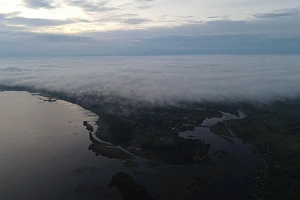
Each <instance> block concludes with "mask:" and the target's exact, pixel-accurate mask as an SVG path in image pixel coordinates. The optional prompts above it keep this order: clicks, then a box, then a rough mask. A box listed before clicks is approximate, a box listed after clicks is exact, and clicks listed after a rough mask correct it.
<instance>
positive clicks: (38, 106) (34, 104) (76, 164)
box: [0, 92, 122, 200]
mask: <svg viewBox="0 0 300 200" xmlns="http://www.w3.org/2000/svg"><path fill="white" fill-rule="evenodd" d="M84 120H87V121H90V123H91V124H94V122H95V121H96V120H97V117H96V116H95V115H94V114H93V113H90V112H89V111H86V110H84V109H82V108H81V107H79V106H77V105H74V104H70V103H67V102H65V101H56V102H52V103H49V102H43V101H42V100H40V99H39V97H38V96H32V95H31V94H29V93H27V92H0V127H1V128H0V162H1V165H0V179H1V181H0V199H1V200H6V199H8V200H10V199H30V200H31V199H42V200H44V199H45V200H47V199H90V198H91V197H93V196H95V195H96V196H97V197H101V195H105V193H106V192H109V190H108V189H106V188H107V185H108V183H109V181H110V178H111V176H112V175H113V174H114V173H115V172H116V171H118V170H120V165H121V164H122V161H120V160H113V159H108V158H105V157H102V156H99V157H96V156H95V155H94V154H93V153H92V152H91V151H89V150H88V147H89V145H90V144H91V141H90V140H89V135H88V131H87V130H85V127H84V126H83V125H82V122H83V121H84ZM103 174H105V176H103ZM80 185H82V186H86V187H91V188H92V187H95V186H97V187H98V188H101V187H104V190H107V191H105V192H103V193H102V194H99V193H97V194H93V191H92V192H91V194H90V195H87V194H84V193H78V192H74V190H75V189H76V188H78V186H80ZM88 197H89V198H88Z"/></svg>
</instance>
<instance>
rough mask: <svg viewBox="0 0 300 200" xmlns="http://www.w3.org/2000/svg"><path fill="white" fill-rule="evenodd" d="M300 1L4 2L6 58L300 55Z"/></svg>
mask: <svg viewBox="0 0 300 200" xmlns="http://www.w3.org/2000/svg"><path fill="white" fill-rule="evenodd" d="M299 21H300V2H299V0H285V1H283V0H272V1H270V0H209V1H207V0H172V1H171V0H110V1H105V0H87V1H79V0H10V1H7V0H0V56H2V57H3V56H4V57H7V56H85V55H92V56H93V55H165V54H167V55H168V54H171V55H185V54H299V53H300V23H299Z"/></svg>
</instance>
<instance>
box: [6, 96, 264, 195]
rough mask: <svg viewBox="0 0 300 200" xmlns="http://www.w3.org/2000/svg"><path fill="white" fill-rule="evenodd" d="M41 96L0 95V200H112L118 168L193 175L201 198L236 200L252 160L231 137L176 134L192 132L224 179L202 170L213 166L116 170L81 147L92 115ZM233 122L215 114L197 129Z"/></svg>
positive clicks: (152, 187) (154, 189) (114, 162)
mask: <svg viewBox="0 0 300 200" xmlns="http://www.w3.org/2000/svg"><path fill="white" fill-rule="evenodd" d="M43 99H44V98H43V97H40V96H36V95H35V96H33V95H31V94H30V93H27V92H0V111H1V112H0V127H1V128H0V162H1V165H0V177H1V181H0V199H1V200H2V199H4V200H6V199H30V200H31V199H43V200H50V199H51V200H52V199H64V200H65V199H80V200H81V199H116V198H114V194H115V192H116V191H115V190H114V189H109V188H108V183H109V182H110V180H111V177H112V176H113V175H114V174H116V173H117V172H120V171H126V172H128V173H130V174H133V173H134V172H135V171H142V172H145V173H147V174H155V175H171V176H173V175H176V176H186V175H192V176H195V175H197V176H200V177H202V178H203V179H205V180H206V181H208V182H210V184H208V188H207V190H205V191H204V192H202V193H201V194H200V195H201V198H202V199H242V198H245V195H246V194H247V188H248V186H249V183H250V181H251V177H252V175H253V171H254V169H255V168H256V166H257V163H258V162H259V159H258V157H257V156H256V155H255V154H254V153H253V152H252V151H251V149H249V148H248V147H247V146H246V145H245V144H243V143H242V141H241V140H239V139H237V138H231V139H232V140H233V141H234V143H229V142H228V141H226V140H225V139H223V138H221V137H220V136H217V135H214V134H212V133H211V132H210V131H209V128H205V127H198V128H196V130H195V131H194V132H184V133H180V136H182V137H188V136H190V135H194V136H195V138H199V139H205V140H206V142H208V143H210V144H211V149H210V150H209V156H210V157H211V158H212V159H213V160H214V161H215V162H216V163H217V165H218V167H220V168H222V169H224V170H225V171H226V174H225V175H221V176H212V175H210V174H209V173H207V172H208V171H209V170H210V169H212V168H215V167H213V166H189V167H188V168H186V170H180V171H176V170H175V171H172V170H174V169H175V168H174V166H158V167H152V168H149V167H147V166H146V165H145V163H144V161H146V160H147V159H143V158H138V157H135V158H134V159H133V160H134V161H135V162H136V163H137V164H138V167H137V168H132V169H128V168H124V167H122V165H123V163H124V160H120V159H109V158H106V157H104V156H101V155H99V156H95V153H94V152H92V151H90V150H89V146H90V145H91V144H92V141H91V140H96V138H95V137H92V136H93V134H92V135H89V133H88V131H87V130H86V129H85V127H84V126H83V121H89V122H90V124H92V125H94V126H95V121H96V120H97V116H95V115H94V114H93V113H91V112H89V111H86V110H84V109H83V108H81V107H79V106H77V105H74V104H71V103H68V102H65V101H60V100H58V101H55V102H45V101H43ZM240 117H243V116H242V113H240ZM237 118H238V117H237V116H234V115H231V114H228V113H223V118H213V119H207V120H205V121H204V122H203V124H202V125H206V126H209V125H213V124H215V123H217V122H219V121H223V120H228V119H237ZM95 128H96V127H95ZM218 150H226V151H227V152H230V153H232V154H234V155H235V156H236V158H237V159H238V160H239V162H238V163H235V164H232V163H228V162H226V161H225V160H222V159H219V158H218V157H217V156H215V154H214V152H216V151H218ZM167 168H169V169H171V170H168V169H167ZM166 169H167V170H166ZM135 178H136V179H137V180H138V181H140V182H142V183H143V184H144V185H145V186H146V187H147V189H148V190H149V191H150V193H151V194H152V195H154V196H156V197H158V199H163V197H164V194H163V192H162V190H161V188H160V187H159V186H158V185H157V184H154V183H153V182H151V181H149V179H147V178H146V177H143V176H136V177H135Z"/></svg>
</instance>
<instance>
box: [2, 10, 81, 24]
mask: <svg viewBox="0 0 300 200" xmlns="http://www.w3.org/2000/svg"><path fill="white" fill-rule="evenodd" d="M16 15H18V13H8V14H1V13H0V19H1V20H2V23H3V22H5V23H7V24H9V25H25V26H33V27H41V26H59V25H66V24H72V23H76V22H87V21H86V20H80V19H67V20H56V19H39V18H26V17H17V16H16Z"/></svg>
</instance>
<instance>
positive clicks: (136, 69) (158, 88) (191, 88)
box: [0, 49, 300, 104]
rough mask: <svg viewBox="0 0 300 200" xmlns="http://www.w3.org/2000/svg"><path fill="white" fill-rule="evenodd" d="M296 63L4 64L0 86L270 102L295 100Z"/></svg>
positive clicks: (97, 60)
mask: <svg viewBox="0 0 300 200" xmlns="http://www.w3.org/2000/svg"><path fill="white" fill-rule="evenodd" d="M81 50H82V51H83V50H84V49H81ZM61 52H63V51H61ZM299 62H300V60H299V56H265V55H264V56H262V55H258V56H257V55H256V56H253V55H252V56H249V55H247V56H236V55H233V56H222V55H221V56H217V55H213V56H212V55H207V56H203V55H202V56H157V57H154V56H149V57H77V58H76V57H71V58H70V57H69V58H31V59H27V58H19V59H15V58H12V59H8V58H6V59H1V60H0V85H1V84H7V85H18V86H31V87H35V88H41V89H48V90H51V91H53V90H54V91H64V92H70V93H76V94H77V95H81V94H86V93H88V94H95V95H103V96H105V97H107V98H108V99H107V100H109V101H110V100H112V101H115V100H116V99H117V98H114V97H123V98H126V99H129V100H131V101H133V102H139V101H140V102H144V103H150V104H172V103H178V102H181V101H185V102H191V101H192V102H195V101H196V102H203V101H213V102H218V101H231V102H232V101H247V102H251V103H256V102H270V101H274V100H282V99H287V98H295V97H299V96H300V84H299V74H300V68H299V67H298V66H299ZM110 97H113V98H112V99H110Z"/></svg>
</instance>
